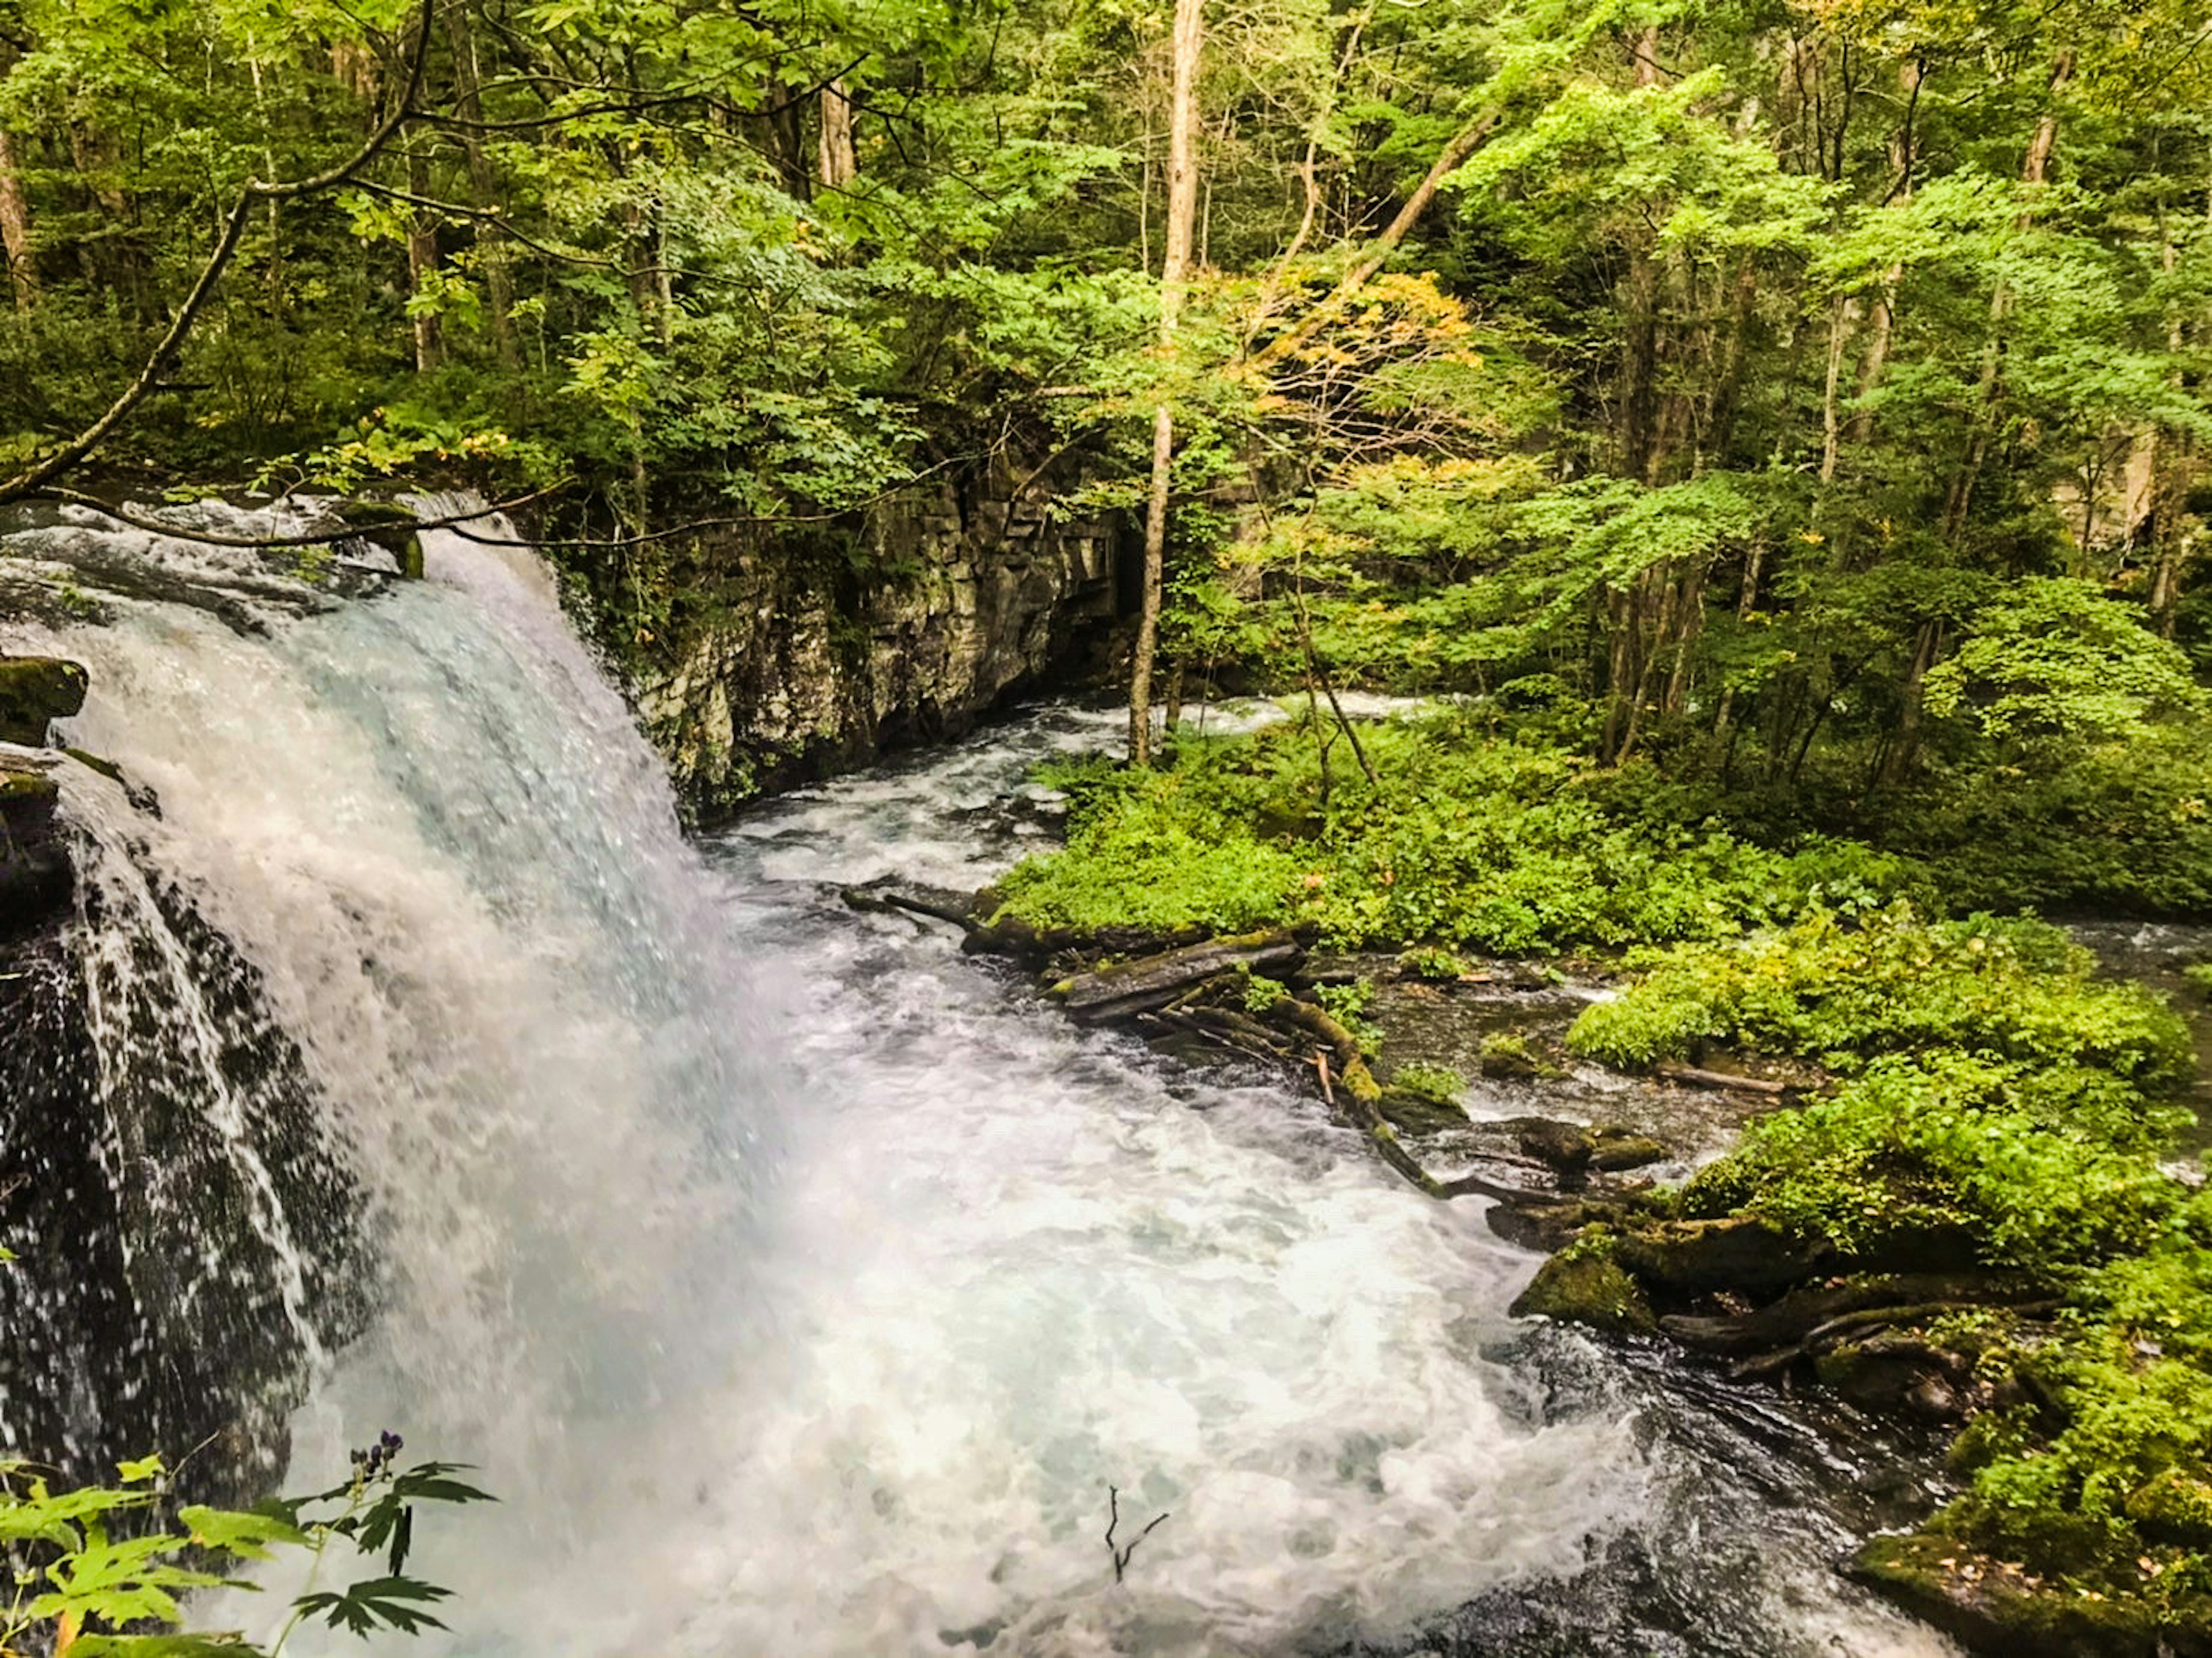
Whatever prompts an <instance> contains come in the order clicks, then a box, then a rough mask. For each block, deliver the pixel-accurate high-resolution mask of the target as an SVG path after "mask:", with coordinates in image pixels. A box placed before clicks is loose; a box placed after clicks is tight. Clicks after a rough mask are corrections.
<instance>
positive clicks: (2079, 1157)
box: [1682, 1049, 2185, 1275]
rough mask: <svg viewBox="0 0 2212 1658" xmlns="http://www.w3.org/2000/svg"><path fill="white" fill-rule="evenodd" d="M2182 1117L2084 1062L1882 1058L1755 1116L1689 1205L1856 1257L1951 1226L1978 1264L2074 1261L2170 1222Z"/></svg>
mask: <svg viewBox="0 0 2212 1658" xmlns="http://www.w3.org/2000/svg"><path fill="white" fill-rule="evenodd" d="M2184 1119H2185V1114H2178V1113H2174V1112H2172V1111H2162V1110H2160V1109H2159V1108H2155V1107H2153V1106H2150V1105H2149V1104H2148V1102H2145V1101H2144V1099H2143V1098H2142V1096H2141V1095H2139V1094H2138V1093H2136V1090H2133V1089H2132V1088H2130V1087H2129V1086H2128V1085H2127V1084H2125V1083H2124V1082H2123V1081H2121V1080H2120V1079H2119V1078H2117V1077H2114V1076H2112V1074H2111V1073H2110V1072H2104V1071H2099V1070H2094V1069H2088V1068H2084V1067H2082V1066H2072V1065H2057V1066H2047V1065H2043V1064H2026V1065H2023V1064H2019V1063H2009V1062H2004V1061H1999V1060H1991V1059H1989V1058H1986V1057H1977V1056H1973V1055H1970V1054H1963V1053H1960V1052H1958V1051H1956V1050H1955V1049H1945V1050H1939V1051H1937V1052H1935V1053H1932V1054H1918V1055H1911V1056H1905V1055H1890V1056H1885V1057H1883V1058H1880V1059H1877V1060H1875V1061H1874V1062H1873V1063H1872V1064H1871V1065H1870V1066H1869V1067H1868V1068H1867V1071H1866V1073H1865V1074H1864V1075H1863V1076H1862V1077H1861V1078H1858V1079H1857V1081H1855V1082H1853V1083H1851V1084H1850V1085H1849V1086H1847V1087H1845V1088H1844V1090H1842V1091H1841V1092H1839V1093H1838V1095H1837V1096H1835V1097H1834V1098H1833V1099H1829V1100H1821V1101H1818V1102H1814V1103H1812V1104H1809V1105H1807V1106H1804V1107H1802V1108H1799V1109H1797V1110H1795V1111H1782V1112H1777V1113H1774V1114H1771V1115H1769V1116H1765V1117H1761V1118H1759V1119H1758V1120H1757V1121H1753V1123H1751V1124H1750V1125H1749V1126H1748V1127H1747V1128H1746V1129H1745V1130H1744V1133H1743V1136H1742V1138H1741V1140H1740V1141H1739V1142H1738V1143H1737V1145H1736V1146H1735V1150H1734V1151H1731V1152H1730V1153H1729V1155H1728V1156H1727V1157H1723V1159H1721V1160H1720V1161H1719V1162H1718V1163H1713V1164H1711V1165H1709V1166H1708V1167H1707V1168H1706V1169H1704V1170H1702V1171H1700V1172H1699V1175H1697V1176H1696V1177H1695V1178H1694V1179H1693V1180H1692V1181H1691V1182H1690V1184H1689V1186H1688V1187H1686V1189H1685V1191H1684V1193H1683V1199H1682V1201H1683V1207H1684V1211H1685V1212H1686V1213H1689V1214H1692V1215H1707V1216H1711V1215H1722V1214H1729V1213H1746V1214H1755V1215H1759V1216H1760V1217H1762V1218H1765V1219H1768V1220H1771V1221H1772V1222H1774V1223H1775V1224H1777V1225H1778V1226H1780V1227H1782V1228H1783V1229H1784V1230H1787V1231H1790V1232H1791V1233H1794V1234H1796V1236H1801V1237H1815V1236H1826V1237H1828V1238H1829V1239H1831V1240H1832V1241H1833V1242H1835V1243H1836V1245H1837V1246H1838V1248H1842V1249H1843V1250H1844V1251H1845V1252H1846V1253H1849V1254H1861V1255H1864V1254H1871V1253H1873V1252H1875V1251H1877V1250H1879V1249H1880V1248H1881V1245H1882V1244H1883V1243H1884V1242H1887V1240H1889V1239H1891V1238H1895V1237H1902V1238H1908V1239H1910V1238H1914V1237H1918V1236H1925V1235H1927V1234H1929V1233H1930V1232H1937V1233H1952V1234H1954V1235H1957V1236H1961V1237H1963V1238H1964V1239H1966V1240H1967V1241H1968V1242H1970V1243H1971V1244H1972V1247H1973V1248H1974V1251H1975V1253H1976V1254H1977V1256H1978V1258H1979V1259H1980V1260H1982V1261H1983V1262H1984V1263H1985V1264H1988V1265H1990V1266H2010V1267H2019V1268H2023V1269H2027V1270H2028V1271H2031V1272H2040V1273H2044V1274H2046V1275H2048V1274H2053V1273H2061V1274H2071V1273H2073V1272H2077V1271H2078V1270H2080V1269H2082V1268H2085V1267H2087V1266H2090V1265H2093V1264H2094V1263H2095V1262H2097V1261H2099V1260H2102V1259H2104V1258H2105V1257H2106V1255H2108V1254H2112V1252H2114V1251H2118V1250H2129V1249H2142V1248H2147V1247H2148V1246H2149V1245H2150V1244H2152V1243H2153V1242H2156V1241H2157V1240H2158V1239H2159V1238H2160V1236H2163V1233H2164V1230H2165V1228H2166V1225H2167V1224H2168V1223H2169V1221H2170V1219H2171V1218H2172V1214H2173V1212H2174V1208H2175V1206H2176V1203H2177V1201H2178V1199H2179V1195H2180V1188H2179V1187H2178V1186H2177V1185H2176V1184H2175V1183H2174V1181H2172V1179H2171V1178H2169V1177H2168V1176H2167V1175H2166V1174H2165V1173H2163V1172H2162V1171H2161V1170H2160V1168H2159V1166H2158V1153H2159V1152H2160V1151H2162V1150H2163V1149H2164V1148H2165V1145H2166V1143H2167V1142H2168V1140H2169V1139H2170V1136H2171V1133H2172V1130H2173V1129H2174V1127H2177V1126H2178V1121H2180V1120H2184Z"/></svg>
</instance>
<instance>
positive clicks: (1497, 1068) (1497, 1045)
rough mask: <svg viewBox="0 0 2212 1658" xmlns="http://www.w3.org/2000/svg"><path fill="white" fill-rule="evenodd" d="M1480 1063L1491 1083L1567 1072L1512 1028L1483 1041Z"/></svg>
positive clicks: (1547, 1076)
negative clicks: (1512, 1030) (1516, 1033)
mask: <svg viewBox="0 0 2212 1658" xmlns="http://www.w3.org/2000/svg"><path fill="white" fill-rule="evenodd" d="M1479 1064H1480V1068H1481V1071H1482V1074H1483V1075H1484V1076H1486V1077H1487V1078H1490V1079H1491V1080H1492V1082H1529V1081H1534V1080H1537V1079H1539V1078H1555V1077H1562V1076H1565V1074H1566V1073H1565V1072H1563V1071H1561V1070H1560V1069H1559V1066H1556V1065H1553V1063H1552V1062H1551V1061H1550V1060H1547V1059H1546V1058H1545V1057H1544V1056H1543V1054H1541V1052H1539V1051H1538V1050H1537V1049H1535V1048H1532V1047H1531V1046H1529V1043H1528V1038H1527V1037H1525V1036H1519V1035H1514V1034H1513V1033H1512V1032H1511V1031H1501V1032H1500V1033H1499V1034H1498V1035H1495V1036H1492V1038H1490V1040H1489V1041H1487V1042H1485V1043H1483V1045H1482V1057H1481V1059H1480V1061H1479Z"/></svg>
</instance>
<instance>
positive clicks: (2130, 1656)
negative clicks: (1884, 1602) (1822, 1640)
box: [1845, 1533, 2212, 1658]
mask: <svg viewBox="0 0 2212 1658" xmlns="http://www.w3.org/2000/svg"><path fill="white" fill-rule="evenodd" d="M2149 1564H2153V1565H2155V1564H2157V1563H2155V1562H2151V1563H2149ZM1845 1570H1847V1571H1848V1572H1849V1574H1850V1576H1852V1577H1854V1578H1856V1579H1857V1581H1858V1582H1862V1583H1863V1584H1865V1585H1867V1586H1868V1587H1869V1588H1873V1589H1875V1590H1876V1591H1877V1592H1879V1593H1880V1594H1882V1595H1884V1596H1886V1597H1887V1599H1889V1600H1893V1601H1895V1602H1896V1603H1897V1604H1898V1605H1899V1606H1903V1607H1905V1609H1906V1610H1907V1611H1909V1612H1913V1613H1915V1614H1916V1615H1917V1616H1919V1617H1921V1618H1923V1619H1927V1621H1928V1622H1929V1623H1931V1624H1933V1625H1936V1627H1937V1628H1939V1629H1942V1630H1943V1631H1946V1632H1947V1633H1948V1634H1950V1635H1952V1636H1954V1637H1957V1638H1958V1639H1959V1640H1960V1642H1961V1643H1963V1644H1965V1645H1966V1646H1967V1647H1968V1648H1970V1649H1972V1650H1975V1651H1978V1652H1992V1653H2004V1654H2007V1655H2012V1658H2081V1655H2086V1654H2091V1653H2093V1654H2096V1655H2097V1658H2158V1655H2181V1654H2191V1655H2201V1654H2204V1653H2208V1652H2212V1622H2208V1621H2207V1617H2206V1614H2207V1612H2208V1611H2212V1605H2208V1603H2207V1602H2206V1600H2204V1598H2203V1595H2201V1594H2192V1593H2190V1592H2188V1591H2187V1590H2186V1589H2185V1588H2184V1589H2183V1590H2181V1591H2180V1592H2179V1593H2174V1594H2159V1595H2157V1596H2155V1597H2153V1596H2151V1595H2148V1594H2143V1593H2140V1592H2137V1591H2136V1590H2135V1589H2133V1588H2131V1587H2122V1586H2118V1585H2113V1584H2106V1585H2103V1586H2101V1587H2100V1586H2096V1585H2093V1584H2090V1583H2087V1582H2080V1581H2076V1580H2071V1579H2057V1578H2049V1577H2045V1576H2040V1575H2039V1574H2037V1573H2034V1572H2032V1571H2030V1570H2028V1569H2027V1566H2026V1565H2025V1564H2022V1563H2021V1562H2019V1561H2017V1560H2007V1559H2004V1558H1999V1557H1997V1556H1994V1555H1991V1554H1988V1553H1986V1552H1980V1551H1978V1550H1976V1549H1974V1548H1973V1547H1972V1546H1971V1545H1969V1544H1967V1543H1965V1542H1962V1541H1960V1540H1958V1539H1955V1538H1951V1537H1947V1536H1943V1535H1941V1534H1936V1533H1911V1534H1909V1535H1905V1536H1892V1537H1877V1538H1875V1539H1873V1540H1870V1541H1869V1542H1868V1543H1866V1544H1865V1545H1864V1546H1862V1547H1861V1548H1860V1549H1859V1550H1858V1551H1857V1553H1855V1554H1854V1555H1853V1556H1852V1557H1851V1559H1850V1563H1849V1564H1848V1566H1847V1567H1846V1568H1845ZM2164 1575H2165V1574H2164V1572H2163V1571H2161V1572H2160V1573H2159V1574H2158V1576H2164ZM2144 1576H2145V1577H2146V1580H2147V1581H2150V1582H2155V1581H2156V1580H2155V1579H2154V1578H2152V1577H2150V1575H2149V1574H2147V1573H2146V1574H2144Z"/></svg>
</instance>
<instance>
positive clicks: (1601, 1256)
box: [1510, 1244, 1659, 1335]
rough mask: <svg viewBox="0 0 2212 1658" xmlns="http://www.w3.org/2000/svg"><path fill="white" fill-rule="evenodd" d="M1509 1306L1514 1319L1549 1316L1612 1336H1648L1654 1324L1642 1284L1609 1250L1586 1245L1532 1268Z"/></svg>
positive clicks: (1561, 1253) (1564, 1251)
mask: <svg viewBox="0 0 2212 1658" xmlns="http://www.w3.org/2000/svg"><path fill="white" fill-rule="evenodd" d="M1510 1310H1511V1312H1512V1314H1513V1316H1514V1317H1516V1318H1555V1319H1559V1321H1562V1322H1564V1323H1568V1324H1586V1325H1588V1326H1589V1327H1590V1328H1592V1329H1594V1330H1604V1331H1607V1332H1609V1333H1613V1334H1616V1335H1650V1334H1651V1333H1653V1332H1655V1331H1656V1330H1657V1329H1658V1327H1659V1321H1658V1320H1657V1319H1656V1318H1654V1317H1653V1316H1652V1314H1651V1303H1650V1302H1649V1301H1647V1300H1645V1299H1644V1291H1643V1288H1642V1286H1641V1285H1639V1284H1638V1283H1637V1282H1636V1280H1635V1279H1634V1278H1631V1277H1630V1276H1629V1275H1628V1274H1627V1273H1626V1272H1624V1271H1622V1270H1621V1266H1620V1262H1618V1261H1616V1260H1613V1257H1612V1255H1611V1254H1609V1253H1607V1251H1605V1250H1603V1249H1601V1248H1594V1247H1591V1246H1589V1245H1588V1244H1585V1245H1583V1246H1582V1247H1579V1248H1570V1249H1566V1250H1563V1251H1561V1252H1560V1253H1559V1254H1556V1255H1553V1257H1552V1258H1551V1259H1550V1260H1547V1261H1546V1262H1545V1263H1544V1264H1543V1265H1542V1266H1540V1267H1538V1268H1537V1269H1536V1276H1535V1277H1534V1278H1532V1279H1530V1280H1529V1284H1528V1288H1527V1289H1525V1290H1523V1291H1522V1292H1521V1293H1520V1294H1519V1295H1518V1296H1516V1297H1514V1301H1513V1305H1512V1308H1511V1309H1510Z"/></svg>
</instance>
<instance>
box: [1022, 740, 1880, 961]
mask: <svg viewBox="0 0 2212 1658" xmlns="http://www.w3.org/2000/svg"><path fill="white" fill-rule="evenodd" d="M1361 742H1362V744H1363V745H1364V749H1365V750H1366V752H1367V755H1368V756H1369V758H1370V761H1371V762H1372V763H1373V764H1374V766H1375V768H1376V774H1377V775H1378V777H1379V778H1380V779H1381V783H1380V786H1376V785H1373V784H1370V782H1369V781H1368V780H1367V779H1366V777H1365V775H1364V774H1363V772H1362V771H1361V769H1360V768H1359V767H1358V765H1357V764H1356V763H1354V762H1353V760H1352V756H1351V753H1350V750H1349V745H1348V744H1346V743H1345V742H1343V741H1341V740H1337V741H1336V742H1335V743H1334V747H1333V749H1332V758H1331V761H1330V762H1329V766H1328V774H1327V777H1326V781H1324V776H1323V771H1322V763H1321V760H1320V757H1319V754H1318V750H1317V739H1316V736H1315V733H1314V732H1313V730H1312V728H1311V726H1310V724H1309V723H1307V722H1306V721H1304V720H1300V721H1295V722H1290V723H1285V724H1283V725H1279V726H1273V727H1270V728H1268V729H1267V730H1264V731H1261V732H1259V733H1257V734H1256V735H1253V736H1246V737H1233V738H1185V739H1183V740H1182V741H1181V742H1179V743H1178V744H1177V745H1176V751H1175V756H1174V760H1173V763H1172V765H1171V766H1170V768H1169V769H1167V770H1164V771H1154V772H1142V773H1130V772H1127V771H1112V770H1108V769H1105V768H1100V767H1097V766H1096V765H1074V764H1069V763H1067V762H1056V763H1055V764H1054V766H1053V767H1051V768H1048V771H1047V772H1045V773H1042V774H1040V775H1041V777H1042V778H1043V779H1044V780H1047V781H1049V782H1050V783H1052V784H1053V785H1054V786H1056V787H1061V788H1065V789H1066V790H1067V791H1068V792H1069V793H1070V795H1071V796H1072V807H1071V813H1072V829H1071V833H1070V835H1069V837H1068V842H1067V845H1066V847H1064V848H1063V849H1062V850H1060V851H1059V852H1056V853H1046V854H1044V855H1042V856H1041V857H1037V858H1034V859H1030V860H1029V861H1027V862H1025V863H1024V864H1023V865H1020V866H1019V867H1018V869H1017V870H1016V871H1015V872H1013V874H1012V876H1010V877H1009V878H1008V879H1007V880H1006V883H1005V884H1004V888H1003V890H1004V892H1005V895H1006V904H1007V908H1008V909H1009V911H1010V912H1011V913H1012V914H1015V915H1018V916H1020V917H1021V918H1023V919H1024V920H1028V921H1030V922H1032V923H1034V924H1036V925H1038V926H1073V927H1105V926H1159V927H1163V928H1165V927H1172V926H1217V927H1225V928H1226V927H1237V928H1242V927H1247V926H1257V925H1261V924H1262V923H1265V922H1270V921H1273V922H1277V923H1285V924H1290V923H1304V924H1308V925H1311V926H1315V927H1316V928H1318V929H1319V930H1320V932H1321V933H1322V936H1323V937H1324V938H1326V939H1328V941H1329V942H1330V943H1332V944H1336V945H1338V946H1340V947H1346V948H1351V947H1357V946H1363V945H1373V944H1401V945H1403V944H1421V945H1426V946H1429V947H1431V949H1432V950H1438V951H1443V952H1450V953H1455V952H1456V951H1458V950H1476V951H1480V952H1485V953H1496V954H1503V955H1526V954H1530V953H1535V952H1541V951H1548V950H1559V949H1564V948H1570V947H1574V946H1589V945H1601V946H1615V945H1620V944H1632V943H1648V942H1667V941H1672V940H1677V939H1699V938H1720V937H1725V936H1727V935H1729V934H1730V933H1733V932H1737V931H1738V930H1740V929H1741V928H1742V927H1745V926H1759V925H1764V924H1768V923H1771V922H1774V921H1778V920H1789V919H1791V918H1793V917H1795V916H1796V914H1799V913H1800V912H1801V911H1802V909H1803V908H1805V907H1806V906H1807V905H1808V903H1813V902H1826V903H1829V904H1831V905H1832V906H1833V907H1836V908H1844V909H1857V908H1877V907H1879V906H1880V905H1881V904H1883V903H1887V902H1891V901H1893V899H1894V898H1896V897H1897V896H1900V895H1901V894H1905V893H1907V892H1913V891H1917V890H1919V887H1920V884H1921V881H1922V876H1921V872H1919V871H1918V869H1917V866H1916V865H1912V864H1911V863H1910V862H1909V861H1908V860H1905V859H1899V858H1896V857H1893V856H1891V855H1888V854H1885V853H1876V852H1873V851H1870V850H1869V849H1867V848H1865V847H1857V846H1854V845H1852V844H1851V843H1850V842H1844V841H1828V840H1814V841H1807V842H1806V843H1805V844H1804V845H1803V846H1802V847H1800V848H1799V849H1797V850H1796V851H1794V852H1790V853H1782V852H1776V851H1772V850H1769V849H1766V848H1764V847H1757V846H1753V845H1751V844H1749V843H1747V842H1745V841H1741V840H1739V839H1737V838H1735V836H1732V835H1728V834H1726V833H1724V832H1722V831H1720V830H1718V829H1711V828H1708V827H1705V826H1704V825H1701V824H1698V823H1682V822H1670V821H1664V820H1657V819H1655V818H1654V817H1652V816H1651V815H1650V806H1651V802H1652V797H1651V795H1650V793H1648V792H1646V793H1638V792H1637V791H1636V790H1634V789H1631V788H1627V787H1625V786H1623V785H1622V783H1621V781H1620V779H1619V778H1618V777H1616V776H1614V775H1613V774H1605V773H1600V772H1598V771H1596V770H1595V768H1592V767H1590V766H1589V765H1588V764H1587V763H1586V762H1583V761H1582V760H1580V759H1578V758H1577V757H1576V756H1573V755H1571V754H1569V753H1566V752H1564V751H1561V750H1551V749H1543V748H1537V747H1532V746H1529V745H1527V744H1520V743H1515V742H1510V741H1506V740H1502V739H1498V738H1492V736H1490V735H1489V734H1488V733H1487V732H1485V731H1483V730H1481V729H1480V728H1479V727H1478V726H1475V725H1474V724H1473V723H1472V722H1471V721H1470V720H1468V718H1467V717H1466V716H1463V715H1460V714H1442V715H1433V716H1431V717H1428V718H1425V719H1422V720H1399V721H1388V722H1382V723H1376V724H1370V725H1366V726H1363V727H1362V729H1361ZM1433 959H1434V960H1435V961H1437V963H1438V964H1439V965H1441V963H1442V961H1443V957H1442V956H1438V957H1434V958H1433ZM1417 970H1418V969H1417Z"/></svg>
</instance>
